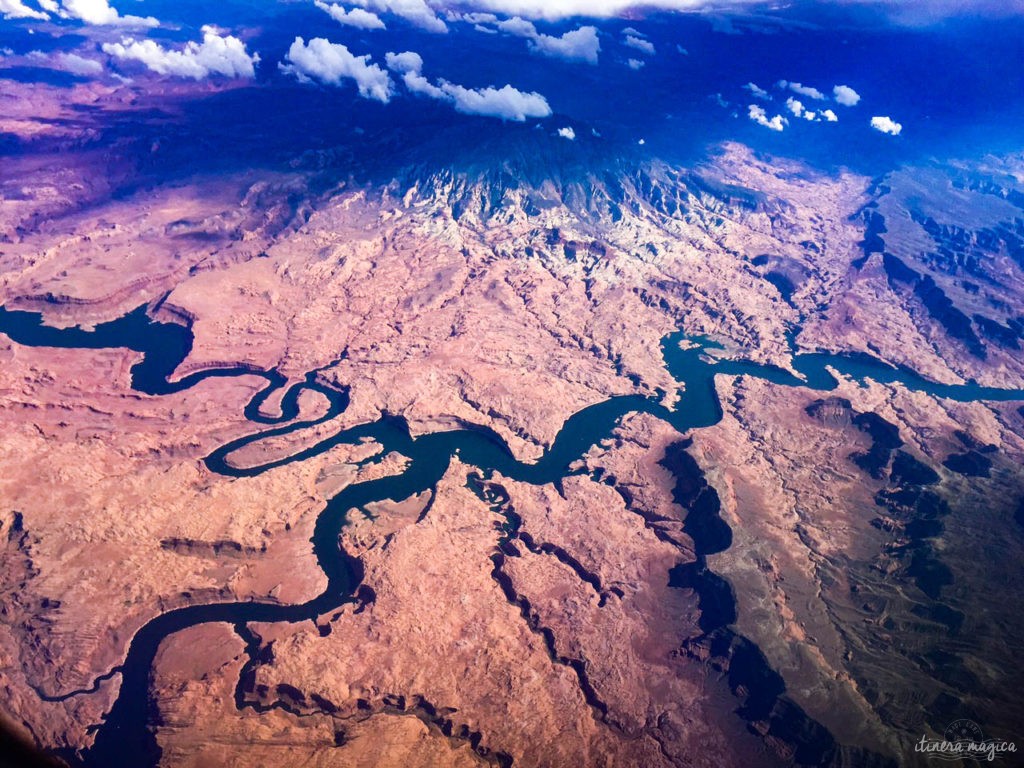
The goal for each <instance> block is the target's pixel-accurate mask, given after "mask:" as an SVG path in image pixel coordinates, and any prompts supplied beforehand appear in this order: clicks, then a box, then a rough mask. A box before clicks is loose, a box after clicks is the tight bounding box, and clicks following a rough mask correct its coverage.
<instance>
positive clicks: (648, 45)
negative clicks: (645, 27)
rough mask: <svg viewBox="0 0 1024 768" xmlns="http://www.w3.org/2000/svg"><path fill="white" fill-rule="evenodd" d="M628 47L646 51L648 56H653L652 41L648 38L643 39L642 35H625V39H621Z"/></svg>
mask: <svg viewBox="0 0 1024 768" xmlns="http://www.w3.org/2000/svg"><path fill="white" fill-rule="evenodd" d="M623 42H624V43H625V44H626V45H628V46H629V47H630V48H633V49H635V50H637V51H640V52H641V53H646V54H647V55H648V56H653V55H654V53H655V51H654V43H652V42H651V41H649V40H644V39H643V38H642V37H637V36H636V35H626V39H625V40H624V41H623Z"/></svg>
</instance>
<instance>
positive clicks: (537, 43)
mask: <svg viewBox="0 0 1024 768" xmlns="http://www.w3.org/2000/svg"><path fill="white" fill-rule="evenodd" d="M498 29H500V30H501V31H502V32H504V33H506V34H509V35H514V36H515V37H522V38H525V39H526V40H528V41H529V45H530V50H533V51H536V52H537V53H541V54H544V55H545V56H552V57H554V58H558V59H566V60H567V61H585V62H587V63H588V64H597V54H598V53H600V52H601V41H600V40H598V38H597V28H596V27H580V28H579V29H573V30H570V31H569V32H566V33H565V34H563V35H561V36H560V37H555V36H554V35H545V34H542V33H540V32H538V31H537V28H536V27H535V26H534V25H533V23H532V22H529V21H526V20H525V19H522V18H520V17H518V16H515V17H513V18H511V19H507V20H505V21H502V22H499V23H498Z"/></svg>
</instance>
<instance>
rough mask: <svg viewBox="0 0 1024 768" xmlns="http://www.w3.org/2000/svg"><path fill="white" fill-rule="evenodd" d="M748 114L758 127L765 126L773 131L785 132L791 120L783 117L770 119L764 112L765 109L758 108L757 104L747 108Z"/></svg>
mask: <svg viewBox="0 0 1024 768" xmlns="http://www.w3.org/2000/svg"><path fill="white" fill-rule="evenodd" d="M747 114H748V116H749V117H750V119H751V120H753V121H754V122H755V123H757V124H758V125H763V126H764V127H765V128H768V129H770V130H773V131H783V130H785V128H786V126H787V125H789V120H787V119H786V118H784V117H783V116H782V115H775V117H773V118H771V119H769V118H768V115H767V113H766V112H765V111H764V107H761V106H758V105H757V104H751V105H750V106H749V107H747Z"/></svg>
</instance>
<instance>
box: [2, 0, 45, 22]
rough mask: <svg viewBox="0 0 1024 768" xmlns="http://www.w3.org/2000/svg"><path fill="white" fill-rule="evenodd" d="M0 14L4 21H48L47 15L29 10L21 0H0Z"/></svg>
mask: <svg viewBox="0 0 1024 768" xmlns="http://www.w3.org/2000/svg"><path fill="white" fill-rule="evenodd" d="M0 14H2V15H3V17H4V18H5V19H48V18H50V17H49V16H48V15H47V14H45V13H43V12H42V11H37V10H36V9H34V8H29V7H28V6H27V5H25V4H24V3H23V2H22V1H21V0H0Z"/></svg>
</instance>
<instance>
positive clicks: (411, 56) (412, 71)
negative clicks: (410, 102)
mask: <svg viewBox="0 0 1024 768" xmlns="http://www.w3.org/2000/svg"><path fill="white" fill-rule="evenodd" d="M384 61H385V62H386V63H387V65H388V69H390V70H391V71H392V72H397V73H398V74H400V75H401V76H402V82H404V83H405V87H406V88H408V89H409V90H410V91H412V92H413V93H419V94H421V95H423V96H429V97H430V98H432V99H445V98H447V96H446V94H445V92H444V91H443V90H441V89H440V88H438V87H437V86H436V85H434V84H433V83H431V82H430V81H429V80H427V78H425V77H424V76H423V75H422V74H421V73H422V71H423V57H422V56H420V55H419V54H418V53H416V52H415V51H405V52H404V53H387V54H385V56H384Z"/></svg>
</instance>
